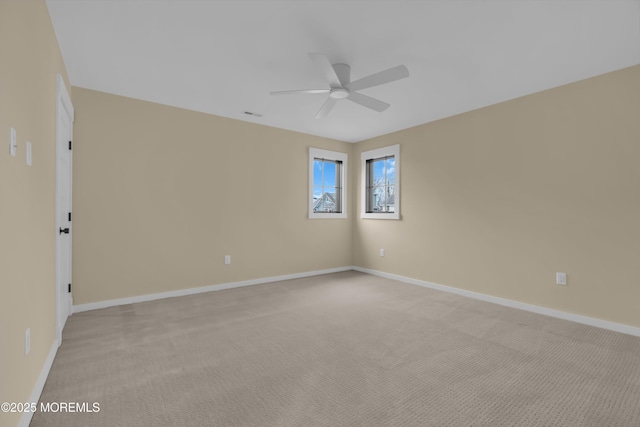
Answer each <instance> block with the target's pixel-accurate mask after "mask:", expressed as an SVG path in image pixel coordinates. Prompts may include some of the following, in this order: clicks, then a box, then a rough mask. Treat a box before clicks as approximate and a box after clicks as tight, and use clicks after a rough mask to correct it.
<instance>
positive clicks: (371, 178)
mask: <svg viewBox="0 0 640 427" xmlns="http://www.w3.org/2000/svg"><path fill="white" fill-rule="evenodd" d="M399 176H400V145H392V146H390V147H385V148H380V149H378V150H372V151H365V152H363V153H362V213H361V215H360V217H361V218H375V219H400V179H399Z"/></svg>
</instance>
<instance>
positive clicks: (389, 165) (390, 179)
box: [385, 157, 396, 185]
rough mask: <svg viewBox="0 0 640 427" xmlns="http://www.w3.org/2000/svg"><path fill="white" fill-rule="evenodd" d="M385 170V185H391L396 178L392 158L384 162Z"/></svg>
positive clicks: (394, 163) (394, 161)
mask: <svg viewBox="0 0 640 427" xmlns="http://www.w3.org/2000/svg"><path fill="white" fill-rule="evenodd" d="M385 167H386V170H387V182H386V183H387V185H393V183H394V180H395V177H396V159H395V158H394V157H390V158H388V159H387V161H386V165H385Z"/></svg>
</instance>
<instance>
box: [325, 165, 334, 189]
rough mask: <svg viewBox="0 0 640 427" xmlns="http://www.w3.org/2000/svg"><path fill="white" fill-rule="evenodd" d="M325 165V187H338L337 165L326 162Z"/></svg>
mask: <svg viewBox="0 0 640 427" xmlns="http://www.w3.org/2000/svg"><path fill="white" fill-rule="evenodd" d="M323 164H324V182H323V185H324V186H325V187H335V186H336V167H337V165H336V163H335V162H330V161H327V160H325V161H324V162H323Z"/></svg>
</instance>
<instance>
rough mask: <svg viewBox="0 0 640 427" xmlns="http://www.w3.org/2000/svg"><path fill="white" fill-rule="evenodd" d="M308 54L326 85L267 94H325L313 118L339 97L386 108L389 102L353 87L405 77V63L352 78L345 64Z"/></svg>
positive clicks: (324, 114)
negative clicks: (318, 87)
mask: <svg viewBox="0 0 640 427" xmlns="http://www.w3.org/2000/svg"><path fill="white" fill-rule="evenodd" d="M309 58H310V59H311V61H312V62H313V63H314V64H316V66H317V67H318V68H319V69H320V71H322V73H323V74H324V76H325V78H326V79H327V81H328V83H329V89H302V90H284V91H278V92H271V95H297V94H303V95H309V94H319V93H321V94H328V95H329V97H328V98H327V99H326V101H325V102H324V104H322V107H320V110H319V111H318V113H317V114H316V119H320V118H323V117H326V116H327V114H329V112H330V111H331V109H332V108H333V107H334V106H335V104H336V103H337V102H338V101H339V100H341V99H348V100H350V101H352V102H355V103H356V104H359V105H362V106H363V107H367V108H369V109H371V110H374V111H378V112H382V111H384V110H386V109H387V108H389V104H387V103H386V102H383V101H380V100H379V99H376V98H372V97H370V96H367V95H363V94H361V93H359V92H357V91H359V90H363V89H368V88H370V87H374V86H379V85H382V84H385V83H390V82H393V81H396V80H400V79H404V78H406V77H409V70H408V69H407V67H405V66H404V65H398V66H396V67H393V68H389V69H388V70H384V71H380V72H379V73H375V74H371V75H369V76H367V77H363V78H361V79H358V80H356V81H354V82H352V81H351V67H349V66H348V65H347V64H333V65H331V62H329V58H327V56H326V55H324V54H322V53H310V54H309Z"/></svg>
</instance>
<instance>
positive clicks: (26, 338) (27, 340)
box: [24, 328, 31, 356]
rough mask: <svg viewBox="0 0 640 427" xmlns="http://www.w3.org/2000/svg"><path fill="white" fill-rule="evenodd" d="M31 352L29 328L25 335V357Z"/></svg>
mask: <svg viewBox="0 0 640 427" xmlns="http://www.w3.org/2000/svg"><path fill="white" fill-rule="evenodd" d="M30 351H31V328H27V330H26V331H25V333H24V355H25V356H28V355H29V352H30Z"/></svg>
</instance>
